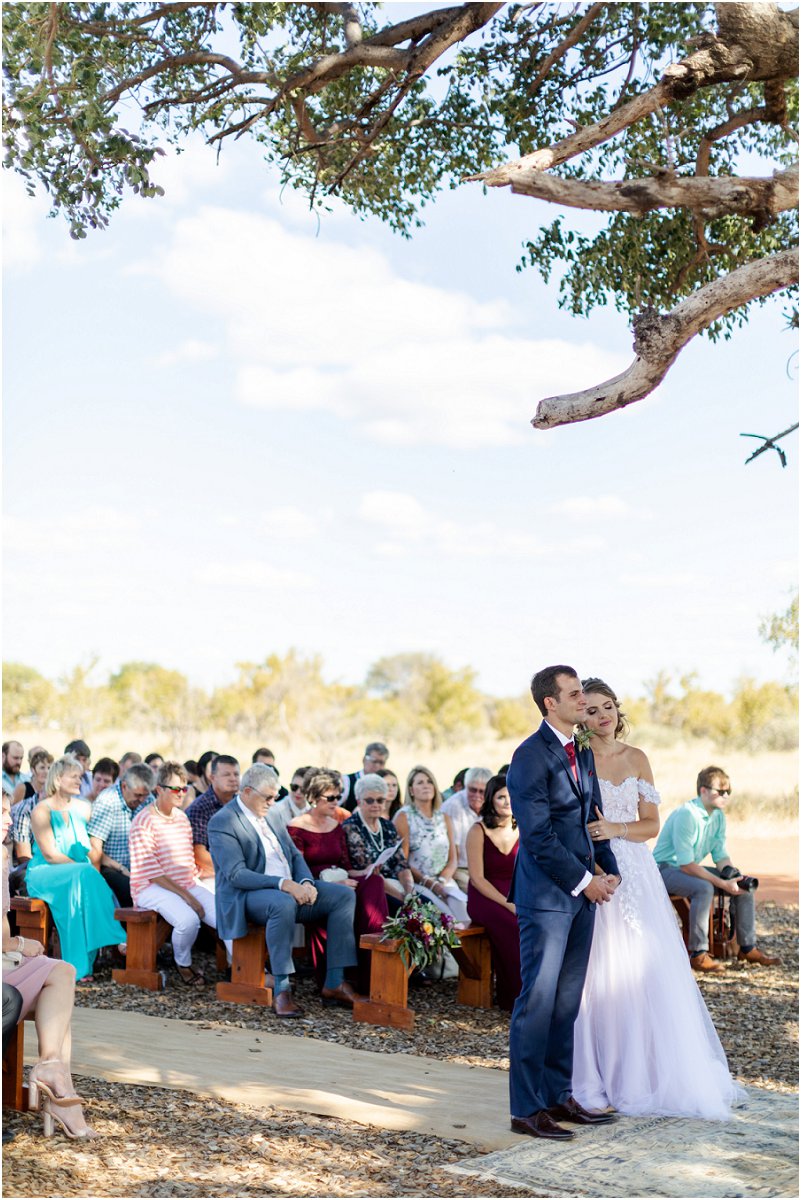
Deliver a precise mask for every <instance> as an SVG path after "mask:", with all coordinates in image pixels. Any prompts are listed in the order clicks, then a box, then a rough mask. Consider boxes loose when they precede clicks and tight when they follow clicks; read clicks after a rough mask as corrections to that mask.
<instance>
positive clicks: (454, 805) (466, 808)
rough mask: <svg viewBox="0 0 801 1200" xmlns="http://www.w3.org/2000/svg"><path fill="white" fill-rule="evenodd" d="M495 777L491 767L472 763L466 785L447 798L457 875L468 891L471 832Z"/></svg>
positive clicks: (445, 802) (458, 881)
mask: <svg viewBox="0 0 801 1200" xmlns="http://www.w3.org/2000/svg"><path fill="white" fill-rule="evenodd" d="M491 778H492V771H490V770H489V768H488V767H471V768H470V769H469V771H466V772H465V777H464V788H463V789H462V791H461V792H454V793H453V795H452V796H451V797H450V799H448V800H443V802H442V811H443V812H444V813H447V814H448V816H449V817H450V819H451V826H452V828H453V840H454V841H455V842H456V870H455V871H454V873H453V877H454V879H455V880H456V882H457V883H458V884H459V887H460V888H461V889H462V891H467V884H468V880H469V879H470V872H469V871H468V869H467V849H466V845H467V835H468V833H469V832H470V830H471V829H472V827H473V826H474V825H475V823H476V821H477V820H478V819H479V813H480V812H481V806H482V805H483V803H484V789H485V788H486V786H487V780H488V779H491Z"/></svg>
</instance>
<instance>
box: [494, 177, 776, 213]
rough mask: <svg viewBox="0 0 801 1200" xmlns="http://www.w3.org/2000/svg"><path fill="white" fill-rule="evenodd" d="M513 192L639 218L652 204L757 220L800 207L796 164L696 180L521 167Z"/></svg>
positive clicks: (515, 178)
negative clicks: (564, 175) (578, 174)
mask: <svg viewBox="0 0 801 1200" xmlns="http://www.w3.org/2000/svg"><path fill="white" fill-rule="evenodd" d="M511 189H512V191H513V192H517V193H520V194H522V195H525V196H536V197H537V199H539V200H548V201H550V202H551V203H552V204H558V205H560V206H561V207H565V208H585V209H594V210H595V211H597V212H630V213H634V214H635V216H638V217H642V216H644V215H645V213H647V212H651V211H652V210H653V209H655V208H691V209H693V210H694V211H696V212H700V213H702V214H703V216H704V217H705V218H706V219H708V220H713V219H714V218H716V217H721V216H725V215H727V214H728V213H741V214H745V215H751V216H754V217H758V218H760V219H761V220H764V219H766V218H772V217H775V216H776V214H777V213H780V212H785V211H786V210H787V209H790V208H796V207H797V205H798V167H797V166H794V167H791V168H789V169H788V170H786V171H781V172H779V173H777V174H774V175H773V176H772V177H771V178H769V179H757V178H751V179H749V178H741V177H739V176H731V175H719V176H717V177H715V178H714V179H710V178H709V177H708V176H704V177H702V178H700V179H699V178H696V177H695V176H688V175H674V174H673V172H672V171H665V172H664V173H663V174H660V175H659V176H657V177H656V178H643V179H623V180H615V181H612V182H602V181H596V180H584V179H561V178H560V177H559V176H558V175H551V174H550V173H549V172H548V171H532V170H527V171H519V172H518V173H517V174H516V175H515V176H514V178H513V179H512V181H511Z"/></svg>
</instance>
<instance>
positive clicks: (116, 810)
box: [87, 763, 154, 908]
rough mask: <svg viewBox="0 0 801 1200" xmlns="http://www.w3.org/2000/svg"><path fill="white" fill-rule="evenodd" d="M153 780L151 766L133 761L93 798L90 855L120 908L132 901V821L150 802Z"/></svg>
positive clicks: (128, 906) (90, 824)
mask: <svg viewBox="0 0 801 1200" xmlns="http://www.w3.org/2000/svg"><path fill="white" fill-rule="evenodd" d="M153 783H154V776H153V772H152V771H151V769H150V767H148V766H146V765H145V763H134V765H133V766H132V767H129V768H128V770H127V771H126V772H125V774H124V775H122V776H121V777H120V779H119V780H118V781H117V783H115V784H114V786H113V787H110V788H106V790H105V792H104V793H103V794H102V796H100V798H99V799H98V800H96V801H95V803H94V805H93V806H92V811H91V816H90V818H89V825H88V827H87V828H88V833H89V844H90V846H91V854H90V858H91V859H92V862H93V863H94V864H95V865H96V866H97V868H98V870H99V871H100V874H101V875H102V876H103V878H104V879H105V881H106V883H107V884H108V885H109V887H110V888H111V890H112V892H113V893H114V895H115V896H116V897H117V903H118V904H119V905H120V907H122V908H130V907H131V905H132V904H133V900H132V898H131V854H130V851H129V849H128V835H129V834H130V832H131V822H132V821H133V819H134V817H135V816H137V814H138V813H140V812H141V811H142V809H143V808H145V807H147V805H148V804H150V803H151V801H152V795H151V793H152V791H153Z"/></svg>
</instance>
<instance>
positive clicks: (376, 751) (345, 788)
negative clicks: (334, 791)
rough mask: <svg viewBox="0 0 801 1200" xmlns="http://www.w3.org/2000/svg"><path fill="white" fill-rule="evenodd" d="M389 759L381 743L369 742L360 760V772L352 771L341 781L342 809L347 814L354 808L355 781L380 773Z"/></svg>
mask: <svg viewBox="0 0 801 1200" xmlns="http://www.w3.org/2000/svg"><path fill="white" fill-rule="evenodd" d="M388 758H389V750H387V748H386V746H385V745H384V743H383V742H369V743H368V745H367V747H366V748H365V751H364V758H363V759H362V769H361V771H352V772H351V774H350V775H346V776H345V777H344V779H343V780H342V807H343V808H346V809H347V810H348V812H353V810H354V809H355V807H356V794H355V792H354V790H353V789H354V787H355V786H356V780H357V779H361V777H362V775H367V774H370V773H372V772H374V771H380V770H381V768H382V767H385V766H386V765H387V759H388Z"/></svg>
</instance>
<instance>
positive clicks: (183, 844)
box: [128, 762, 216, 987]
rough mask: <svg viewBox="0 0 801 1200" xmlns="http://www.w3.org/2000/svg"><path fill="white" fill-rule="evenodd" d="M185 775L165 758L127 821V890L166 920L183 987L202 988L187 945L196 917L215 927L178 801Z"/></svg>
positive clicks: (197, 928) (210, 900) (193, 936)
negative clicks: (152, 794) (150, 792)
mask: <svg viewBox="0 0 801 1200" xmlns="http://www.w3.org/2000/svg"><path fill="white" fill-rule="evenodd" d="M186 794H187V777H186V771H185V769H184V767H183V766H182V765H181V763H179V762H165V763H163V764H162V766H161V767H160V768H159V772H158V775H157V778H156V801H155V803H154V804H150V805H148V806H147V808H145V809H143V810H142V812H140V813H139V814H138V815H137V816H136V817H135V818H134V820H133V822H132V823H131V832H130V836H129V842H128V844H129V846H130V850H131V895H132V897H133V902H134V904H135V905H136V907H137V908H149V909H153V910H154V911H155V912H157V913H159V914H160V916H162V917H163V918H164V920H165V921H167V922H168V923H169V924H170V925H172V949H173V955H174V957H175V969H176V970H177V972H178V977H179V979H181V981H182V982H183V983H185V984H187V986H190V987H204V986H205V983H206V981H205V979H204V978H203V976H202V975H200V974H199V973H198V972H197V971H195V970H194V968H193V967H192V947H193V946H194V944H195V941H196V940H197V935H198V933H199V932H200V922H201V921H205V922H206V924H207V925H210V926H211V927H212V929H214V928H216V918H215V913H214V896H213V895H212V893H211V892H209V891H208V890H207V889H206V888H202V887H200V886H199V884H198V876H197V866H196V864H195V856H194V852H193V850H192V827H191V825H190V824H189V819H188V818H187V816H186V813H184V812H183V811H182V808H181V806H182V804H183V802H184V800H185V799H186Z"/></svg>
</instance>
